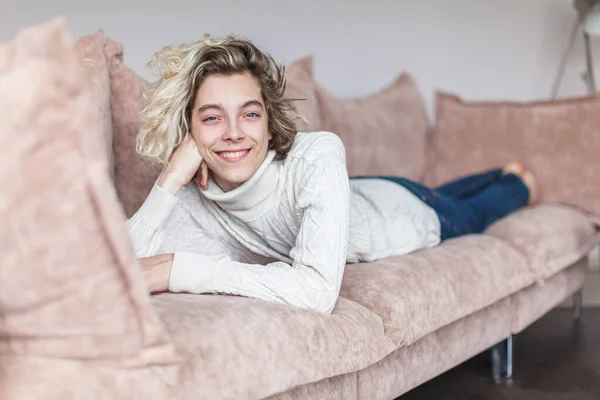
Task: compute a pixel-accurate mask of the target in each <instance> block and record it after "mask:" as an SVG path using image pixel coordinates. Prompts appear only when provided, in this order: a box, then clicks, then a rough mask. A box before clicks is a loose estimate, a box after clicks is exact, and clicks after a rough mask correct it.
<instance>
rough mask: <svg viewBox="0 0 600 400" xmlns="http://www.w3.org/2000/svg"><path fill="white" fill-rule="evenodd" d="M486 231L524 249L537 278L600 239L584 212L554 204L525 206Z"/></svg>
mask: <svg viewBox="0 0 600 400" xmlns="http://www.w3.org/2000/svg"><path fill="white" fill-rule="evenodd" d="M486 234H487V235H490V236H494V237H496V238H499V239H502V240H503V241H505V242H506V243H508V244H510V245H511V246H512V247H514V248H516V249H518V250H519V251H520V252H522V253H523V254H524V255H525V256H526V257H527V260H528V262H529V265H530V268H531V269H532V271H533V273H534V274H535V277H536V279H538V280H542V279H546V278H549V277H551V276H553V275H554V274H556V273H557V272H559V271H561V270H563V269H564V268H566V267H568V266H569V265H572V264H573V263H575V262H576V261H577V260H579V259H581V258H582V257H585V256H586V255H587V254H588V253H589V252H590V251H591V249H592V248H593V247H594V246H595V245H597V244H598V243H599V242H600V241H599V239H600V236H598V234H597V233H596V229H595V228H594V225H593V224H592V222H591V221H590V220H589V219H588V218H587V217H586V216H585V215H584V214H583V213H581V212H579V211H577V210H576V209H574V208H572V207H570V206H563V205H554V204H541V205H536V206H532V207H527V208H523V209H521V210H519V211H517V212H515V213H513V214H511V215H509V216H508V217H506V218H503V219H501V220H499V221H498V222H496V223H495V224H493V225H492V226H490V227H489V228H488V229H487V231H486Z"/></svg>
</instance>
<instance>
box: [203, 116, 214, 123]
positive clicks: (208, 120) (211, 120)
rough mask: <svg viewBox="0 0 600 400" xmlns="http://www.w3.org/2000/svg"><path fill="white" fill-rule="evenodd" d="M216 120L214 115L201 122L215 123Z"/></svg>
mask: <svg viewBox="0 0 600 400" xmlns="http://www.w3.org/2000/svg"><path fill="white" fill-rule="evenodd" d="M216 120H217V117H215V116H214V115H211V116H209V117H206V118H204V119H203V120H202V121H204V122H215V121H216Z"/></svg>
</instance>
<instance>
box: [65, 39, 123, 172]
mask: <svg viewBox="0 0 600 400" xmlns="http://www.w3.org/2000/svg"><path fill="white" fill-rule="evenodd" d="M105 45H106V38H105V37H104V32H103V31H102V30H97V31H96V32H94V33H93V34H90V35H85V36H83V37H81V38H79V40H77V42H75V50H76V52H77V53H78V54H79V56H80V57H81V59H82V60H83V63H84V65H85V69H86V72H87V74H86V75H87V77H88V79H89V86H90V90H91V91H92V99H93V101H94V107H95V108H96V111H97V113H98V119H97V120H96V124H97V125H98V126H97V127H96V128H95V129H94V130H92V132H101V136H100V137H99V138H90V140H92V139H100V143H99V146H100V148H102V149H104V151H105V157H106V159H107V160H108V169H109V172H110V175H111V177H114V168H115V167H114V162H115V161H114V152H113V127H112V114H111V112H110V78H109V74H108V63H107V61H106V55H105V54H104V46H105Z"/></svg>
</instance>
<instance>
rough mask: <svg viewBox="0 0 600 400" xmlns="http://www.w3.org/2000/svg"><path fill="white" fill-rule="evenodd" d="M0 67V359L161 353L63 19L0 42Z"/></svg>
mask: <svg viewBox="0 0 600 400" xmlns="http://www.w3.org/2000/svg"><path fill="white" fill-rule="evenodd" d="M0 72H1V73H2V74H1V75H0V160H2V168H0V185H1V186H2V191H1V192H0V315H2V318H0V359H2V358H3V355H10V356H11V357H13V358H14V357H17V356H20V357H23V358H26V359H31V358H34V359H41V358H44V357H45V358H55V359H64V360H67V359H69V360H85V361H86V362H88V363H92V362H102V363H104V364H105V365H113V366H116V365H129V366H144V365H149V364H153V363H158V362H170V361H172V360H173V357H174V356H173V353H172V350H171V347H170V345H169V344H168V342H167V340H166V338H165V335H164V332H163V327H162V325H161V323H160V322H159V320H158V319H157V317H156V315H155V314H154V311H153V310H152V308H151V307H150V303H149V299H148V296H147V294H146V288H145V283H144V279H143V276H142V273H141V269H140V267H139V266H138V264H137V262H136V260H135V258H134V255H133V251H132V249H131V247H130V244H129V240H128V234H127V230H126V227H125V224H124V215H123V214H122V212H121V210H120V208H119V204H118V201H117V199H116V196H115V192H114V189H113V186H112V182H111V179H110V176H109V174H108V168H107V158H106V153H105V151H104V149H102V148H98V145H97V143H98V140H97V138H99V137H101V136H102V134H101V132H100V131H99V130H100V129H101V128H100V125H99V124H98V123H97V121H98V120H99V116H100V111H99V110H98V108H97V104H96V99H95V98H94V96H95V94H96V92H95V91H94V89H93V88H90V86H89V83H90V81H89V79H88V76H87V75H86V71H85V69H84V66H83V64H82V63H81V57H80V56H79V55H78V54H77V53H76V51H75V49H74V46H73V45H72V44H71V43H70V39H69V36H68V34H67V30H66V27H65V24H64V22H63V21H62V20H55V21H52V22H51V23H47V24H44V25H41V26H38V27H34V28H28V29H26V30H24V31H23V32H21V33H20V34H19V35H18V36H17V38H16V39H15V40H14V41H13V42H10V43H8V44H5V45H3V46H2V47H0ZM4 368H5V370H6V368H9V366H4ZM0 382H2V380H1V379H0ZM4 383H5V382H3V384H4ZM5 384H8V383H5ZM1 389H2V390H5V389H6V387H5V386H3V387H2V388H1ZM2 390H0V392H2Z"/></svg>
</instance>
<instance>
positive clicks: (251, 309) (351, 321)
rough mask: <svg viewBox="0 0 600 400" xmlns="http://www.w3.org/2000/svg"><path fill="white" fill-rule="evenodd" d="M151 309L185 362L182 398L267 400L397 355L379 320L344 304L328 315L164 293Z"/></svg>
mask: <svg viewBox="0 0 600 400" xmlns="http://www.w3.org/2000/svg"><path fill="white" fill-rule="evenodd" d="M153 303H154V306H155V309H156V310H157V311H158V313H159V315H160V316H161V318H162V319H163V321H164V324H165V326H166V327H167V330H168V331H169V333H170V335H171V339H172V342H173V344H174V346H175V349H176V351H177V352H178V353H179V354H180V355H181V356H182V358H183V364H184V365H183V368H182V371H181V377H180V378H181V381H180V382H179V385H181V387H182V393H196V394H197V396H196V397H194V398H196V399H217V398H219V399H238V398H240V399H241V398H244V399H250V398H252V399H258V398H265V397H267V396H270V395H273V394H277V393H281V392H283V391H285V390H288V389H290V388H293V387H296V386H299V385H303V384H306V383H310V382H315V381H318V380H321V379H325V378H329V377H332V376H336V375H340V374H346V373H351V372H354V371H357V370H360V369H362V368H365V367H367V366H369V365H371V364H373V363H375V362H377V361H378V360H380V359H382V358H383V357H385V356H386V355H388V354H390V353H391V352H392V351H393V350H394V349H395V346H394V344H393V343H392V342H391V341H390V340H389V338H387V337H386V336H385V335H384V331H383V324H382V321H381V318H379V317H378V316H377V315H375V314H373V313H372V312H370V311H369V310H367V309H366V308H364V307H362V306H360V305H359V304H356V303H354V302H352V301H349V300H347V299H344V298H340V299H339V300H338V303H337V305H336V307H335V309H334V310H333V313H332V314H331V315H329V314H321V313H317V312H313V311H308V310H303V309H299V308H295V307H291V306H286V305H280V304H276V303H271V302H266V301H261V300H258V299H251V298H244V297H237V296H218V295H188V294H163V295H159V296H153Z"/></svg>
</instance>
